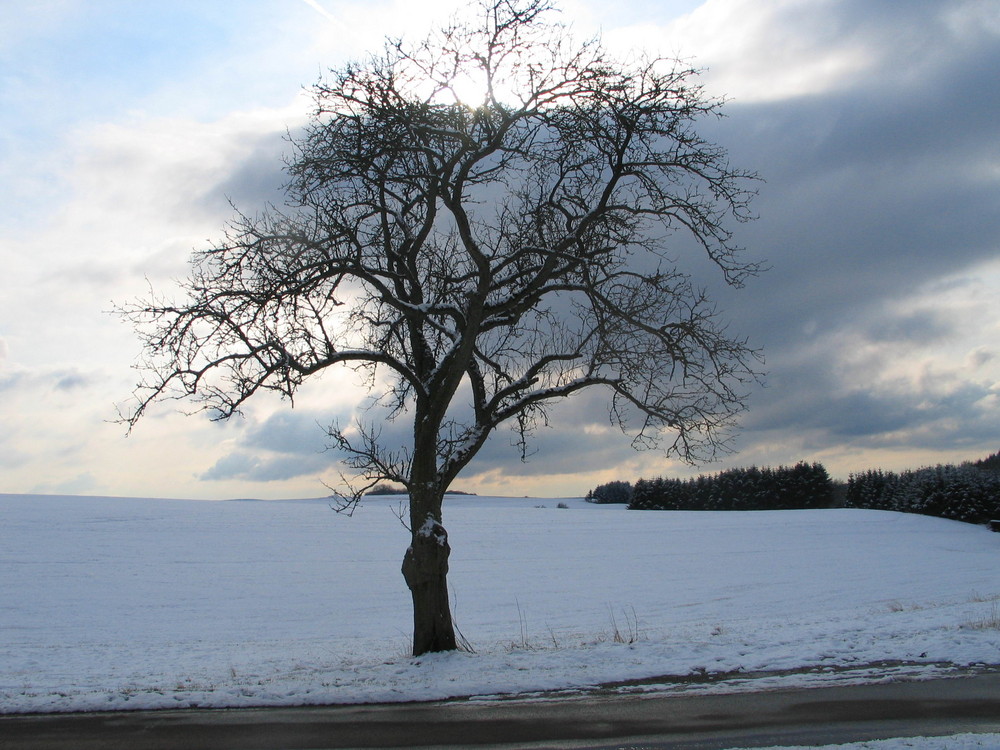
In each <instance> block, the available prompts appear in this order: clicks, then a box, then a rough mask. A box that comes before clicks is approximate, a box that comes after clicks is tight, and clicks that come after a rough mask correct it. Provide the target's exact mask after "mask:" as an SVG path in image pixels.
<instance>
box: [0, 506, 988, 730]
mask: <svg viewBox="0 0 1000 750" xmlns="http://www.w3.org/2000/svg"><path fill="white" fill-rule="evenodd" d="M557 502H558V501H556V500H530V499H504V498H479V497H454V498H449V499H448V501H447V504H446V510H445V513H446V515H445V525H446V526H447V527H448V529H449V531H450V535H451V543H452V547H453V554H452V573H451V579H450V580H451V584H452V587H453V596H454V611H455V615H456V621H457V623H458V625H459V627H460V629H461V631H462V633H464V635H465V637H466V638H468V640H469V641H470V642H471V644H472V646H473V647H474V649H475V653H452V654H445V655H432V656H429V657H424V658H420V659H413V658H411V657H410V656H408V648H409V632H410V611H409V606H410V604H409V595H408V593H407V591H406V589H405V585H404V583H403V579H402V576H401V575H400V573H399V566H400V562H401V560H402V555H403V551H404V548H405V546H406V544H407V532H406V530H405V529H404V528H403V527H402V526H401V524H400V522H399V521H398V520H397V518H396V516H395V515H394V514H393V512H392V510H393V508H396V507H397V506H398V503H399V501H398V499H390V498H378V499H370V500H368V501H367V502H366V503H365V506H364V507H363V508H361V509H360V510H359V511H358V512H357V513H355V515H354V516H353V517H347V516H343V515H338V514H337V513H334V512H333V511H332V510H330V508H329V507H328V505H327V503H325V502H323V501H287V502H252V501H244V502H215V503H213V502H198V501H189V500H137V499H109V498H82V497H50V496H17V495H0V519H2V521H0V711H2V712H22V711H67V710H89V709H133V708H160V707H178V706H250V705H288V704H311V703H341V702H360V701H393V700H411V699H432V698H443V697H448V696H456V695H475V696H494V695H496V694H500V693H512V692H530V691H541V690H552V689H562V688H566V689H571V688H575V687H582V686H590V685H596V684H598V683H608V682H615V681H626V680H634V679H637V678H646V677H659V676H664V675H673V676H675V678H670V677H664V678H663V679H661V680H653V681H652V682H653V683H656V684H655V685H651V686H635V685H633V686H629V687H628V688H627V689H629V690H638V689H653V688H654V687H655V689H665V688H664V686H665V685H676V686H677V687H676V689H686V690H691V689H714V690H721V689H725V690H738V689H751V686H752V688H753V689H758V688H759V687H762V686H765V685H773V684H778V682H779V681H780V684H802V683H815V682H817V681H824V680H826V681H830V680H839V679H846V678H849V679H857V678H858V677H859V676H865V675H868V676H874V675H885V674H888V675H890V676H892V675H893V674H899V673H901V672H906V673H914V672H917V673H921V672H926V673H928V674H930V673H933V672H934V671H935V670H941V669H942V668H943V667H942V666H940V663H951V664H958V665H969V664H978V663H985V664H998V663H1000V613H998V605H1000V575H998V573H1000V534H993V533H990V532H989V531H987V530H986V529H984V528H982V527H977V526H971V525H967V524H962V523H958V522H952V521H945V520H941V519H934V518H928V517H922V516H915V515H902V514H896V513H888V512H880V511H861V510H826V511H776V512H749V513H739V512H720V513H684V512H673V513H670V512H629V511H626V510H624V508H623V507H622V506H597V505H590V504H587V503H585V502H583V501H582V500H566V501H564V502H565V503H566V504H567V505H569V506H570V507H569V508H568V509H560V508H557V507H556V505H557ZM536 506H545V507H536ZM893 662H904V663H905V664H901V665H894V664H893ZM913 663H916V664H918V665H921V666H917V667H914V666H912V664H913ZM871 664H876V665H877V666H876V667H869V666H868V665H871ZM844 668H848V669H847V671H844ZM761 671H768V672H772V673H774V675H773V676H770V677H757V678H756V679H753V680H750V679H742V680H741V679H739V676H738V675H730V677H732V679H726V680H711V679H705V676H706V675H708V676H711V675H712V673H719V672H731V673H737V672H739V673H753V672H761ZM666 689H674V688H666Z"/></svg>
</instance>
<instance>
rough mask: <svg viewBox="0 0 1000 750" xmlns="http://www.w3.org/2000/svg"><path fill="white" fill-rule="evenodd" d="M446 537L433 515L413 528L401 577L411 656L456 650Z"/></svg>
mask: <svg viewBox="0 0 1000 750" xmlns="http://www.w3.org/2000/svg"><path fill="white" fill-rule="evenodd" d="M450 554H451V547H450V546H449V545H448V533H447V532H446V531H445V529H444V526H442V525H441V523H440V522H439V521H437V520H436V519H435V518H434V517H433V516H432V515H427V516H426V518H425V519H424V522H423V523H422V524H421V525H420V526H419V527H417V526H414V528H413V541H412V543H411V545H410V547H409V549H407V550H406V555H405V556H404V557H403V577H404V578H405V579H406V585H407V586H408V587H409V589H410V595H411V596H412V597H413V655H414V656H420V655H421V654H426V653H428V652H432V651H454V650H455V649H457V648H458V643H457V642H456V640H455V627H454V625H453V624H452V620H451V607H450V605H449V603H448V557H449V555H450Z"/></svg>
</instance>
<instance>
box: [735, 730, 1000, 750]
mask: <svg viewBox="0 0 1000 750" xmlns="http://www.w3.org/2000/svg"><path fill="white" fill-rule="evenodd" d="M979 747H986V748H994V749H995V748H997V747H1000V734H953V735H950V736H945V737H906V738H897V739H891V740H871V741H869V742H850V743H848V744H846V745H795V746H794V747H793V746H788V745H781V746H780V748H781V750H833V749H834V748H836V750H973V749H974V748H979ZM732 750H744V749H741V748H732ZM757 750H776V748H757Z"/></svg>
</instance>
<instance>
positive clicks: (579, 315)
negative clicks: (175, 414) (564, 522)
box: [123, 0, 758, 653]
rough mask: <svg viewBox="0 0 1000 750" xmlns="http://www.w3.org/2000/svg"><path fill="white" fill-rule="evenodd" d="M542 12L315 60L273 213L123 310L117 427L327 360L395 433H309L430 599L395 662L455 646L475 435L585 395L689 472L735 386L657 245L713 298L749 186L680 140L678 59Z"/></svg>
mask: <svg viewBox="0 0 1000 750" xmlns="http://www.w3.org/2000/svg"><path fill="white" fill-rule="evenodd" d="M554 13H555V10H554V9H553V8H552V7H551V6H550V5H549V4H548V2H546V1H545V0H482V2H480V3H479V4H478V5H476V6H475V10H474V11H473V12H472V15H471V16H470V17H468V18H467V19H465V20H462V19H457V20H453V21H452V22H450V23H448V24H446V25H444V26H442V27H441V28H439V29H438V30H436V31H434V32H433V33H432V34H431V35H429V36H428V37H427V38H426V39H425V40H423V41H422V42H419V43H416V44H410V43H407V42H404V41H402V40H390V41H388V42H387V44H386V46H385V48H384V50H383V51H382V52H381V53H380V54H378V55H374V56H372V57H370V58H369V59H367V60H364V61H362V62H358V63H353V64H349V65H346V66H344V67H343V68H341V69H339V70H336V71H332V72H331V73H330V74H329V75H328V76H327V77H325V78H324V79H323V80H321V81H320V82H319V83H318V84H317V85H316V86H315V87H314V89H313V91H314V95H315V105H316V106H315V111H314V113H313V117H312V119H311V122H310V124H309V126H308V127H307V128H306V129H305V131H304V132H302V133H301V134H299V135H298V136H296V137H294V139H293V142H294V152H293V154H292V156H291V158H290V160H289V164H288V175H289V181H288V185H287V204H286V205H285V206H283V207H280V208H279V207H274V206H270V207H266V208H264V209H263V210H261V211H260V212H259V213H255V214H253V215H249V214H241V215H238V216H237V218H236V219H235V220H234V221H233V222H232V224H231V225H230V227H229V228H228V230H227V232H226V235H225V239H224V241H223V242H220V243H219V244H218V245H216V246H214V247H211V248H209V249H207V250H202V251H198V252H197V253H196V254H195V256H194V260H193V266H192V272H191V276H190V278H189V279H188V281H187V282H186V284H185V286H184V299H183V301H181V302H173V301H165V300H159V299H154V300H143V301H140V302H138V303H136V304H134V305H129V306H126V307H125V308H124V310H123V312H124V313H125V315H126V316H127V317H128V318H129V319H130V320H131V321H132V322H133V323H134V324H135V326H136V328H137V330H138V331H139V333H140V336H141V337H142V342H143V345H144V351H145V355H146V358H145V359H144V361H143V363H142V369H143V370H144V372H145V375H146V376H145V378H144V379H143V381H142V383H140V385H139V387H138V390H137V392H136V398H137V401H136V403H135V405H134V408H132V409H131V410H130V411H129V412H128V413H127V414H125V417H124V418H125V419H126V420H127V421H128V422H129V424H130V425H134V424H135V422H136V421H137V420H138V419H139V418H140V417H141V416H142V414H143V413H144V412H145V411H146V409H147V408H148V407H149V406H150V405H151V404H152V403H154V402H156V401H160V400H165V399H175V398H179V399H185V400H192V401H194V402H195V403H196V404H197V405H198V408H201V409H207V410H210V411H211V414H212V416H213V418H216V419H225V418H228V417H230V416H232V415H234V414H236V413H238V412H239V410H240V408H241V407H242V406H243V405H244V404H245V403H246V402H247V401H248V400H249V399H251V398H252V397H253V396H255V394H257V393H259V392H262V391H275V392H278V393H279V394H281V395H282V396H285V397H287V398H288V399H293V398H294V396H295V394H296V391H297V389H298V388H299V387H300V386H301V385H302V384H303V383H304V382H305V381H306V380H307V379H308V378H310V377H311V376H313V375H315V374H317V373H319V372H321V371H323V370H326V369H327V368H330V367H335V366H346V367H351V368H356V369H360V370H361V371H363V372H364V373H365V374H367V375H368V376H369V378H370V379H369V381H368V382H369V383H370V384H371V385H372V387H373V388H376V387H377V388H379V389H380V391H379V393H380V395H382V396H383V397H384V399H385V402H386V403H387V404H388V405H389V408H390V415H389V416H390V418H391V419H401V418H405V419H407V420H409V421H410V422H411V424H412V429H413V431H412V440H411V441H409V442H408V443H407V444H405V445H401V446H399V445H385V444H383V442H382V441H381V439H380V431H379V429H378V428H377V426H373V425H371V424H364V423H362V424H358V425H343V426H342V425H333V426H332V427H331V428H330V436H331V438H332V440H333V442H334V444H335V445H336V446H337V447H338V448H339V449H341V451H342V452H343V453H342V455H346V456H347V458H346V464H347V467H348V469H347V470H348V472H349V473H350V474H351V475H352V476H353V477H354V484H353V489H352V490H351V491H350V492H349V493H347V496H348V498H349V499H356V498H357V497H360V495H361V493H363V492H364V491H365V490H366V489H368V488H370V487H372V486H374V485H375V484H377V483H379V482H385V481H390V482H396V483H399V484H401V485H402V486H404V487H406V488H407V490H408V491H409V495H410V517H409V527H410V530H411V533H412V544H411V547H410V549H409V550H408V551H407V558H406V562H404V574H405V575H406V577H407V583H408V584H409V585H410V588H411V590H412V591H414V605H415V608H416V609H417V610H419V609H420V605H419V604H418V601H417V599H418V595H417V593H416V588H415V587H420V586H425V585H426V586H430V587H431V588H433V589H434V590H435V591H436V592H437V593H436V594H434V595H433V596H430V597H429V595H427V591H426V589H422V591H424V593H423V594H421V596H422V597H423V599H428V600H429V599H434V598H435V597H436V601H435V603H433V604H431V605H429V610H428V611H427V612H425V613H424V614H423V615H421V614H419V613H417V614H415V632H416V635H415V641H414V650H415V652H417V653H420V652H422V651H426V650H442V649H446V648H453V647H454V638H453V636H451V637H449V636H448V631H449V630H450V628H451V624H450V616H447V617H446V616H445V615H446V614H447V613H446V610H447V590H446V588H445V587H444V574H445V573H446V571H447V553H448V547H447V535H446V533H445V531H444V528H443V526H442V525H441V520H442V513H441V505H442V498H443V493H444V491H445V490H446V489H447V488H448V486H449V485H450V484H451V482H452V481H453V480H454V479H455V477H456V476H458V474H459V472H461V471H462V469H463V468H465V467H466V466H467V465H468V464H469V462H470V461H471V460H472V458H473V457H474V456H475V455H476V453H477V452H478V451H479V450H480V449H481V448H482V446H483V445H484V443H485V442H486V440H487V439H488V438H489V436H490V435H491V434H492V433H493V432H494V431H495V430H496V429H497V428H498V427H499V426H501V425H504V424H511V425H513V426H514V428H515V430H516V432H517V434H518V435H519V442H520V445H521V448H522V451H524V450H525V447H526V445H527V440H528V438H529V436H530V434H531V431H532V429H533V428H534V427H536V426H537V425H538V424H539V421H540V420H544V419H545V416H546V407H547V405H550V404H551V403H552V402H554V401H555V400H558V399H562V398H564V397H567V396H571V395H573V394H574V393H577V392H578V391H581V390H583V389H585V388H591V387H600V388H603V389H605V390H606V391H607V392H608V394H609V404H610V415H611V418H612V420H613V421H614V422H615V423H616V424H618V425H620V426H621V427H622V428H623V430H625V431H626V432H628V433H629V434H630V435H631V436H632V439H633V441H634V442H635V444H636V445H637V446H642V447H660V448H662V449H664V450H666V451H667V452H672V453H674V454H676V455H678V456H680V457H682V458H684V459H686V460H692V461H693V460H698V459H701V458H706V457H710V456H712V455H713V454H714V453H715V452H716V451H717V450H718V449H720V447H723V446H724V443H725V440H726V437H727V435H728V431H729V429H730V428H731V427H732V425H733V420H734V418H735V417H736V416H737V415H738V414H739V413H740V412H741V411H742V410H743V409H744V407H745V400H746V389H747V385H748V384H749V383H750V382H752V381H753V380H754V378H755V377H756V373H755V365H756V363H757V359H756V353H755V352H754V351H752V350H751V349H750V348H749V347H748V345H747V343H746V341H744V340H742V339H740V338H738V337H733V336H730V335H729V334H728V333H727V331H726V327H725V325H724V324H722V323H721V322H720V321H719V319H718V317H717V314H716V310H715V308H714V306H713V305H712V303H711V301H710V300H709V298H708V296H707V294H706V293H705V291H704V290H702V289H700V288H698V287H696V286H695V285H694V284H693V282H692V280H691V278H690V276H689V275H688V274H686V273H685V272H684V271H683V270H682V268H681V267H680V264H679V260H680V259H679V258H677V257H675V252H676V251H675V250H674V249H673V244H672V238H674V237H675V236H677V235H685V236H686V237H687V238H688V239H689V240H691V239H693V240H694V241H695V243H696V244H697V246H698V247H700V248H701V250H702V251H703V252H704V253H705V254H707V257H708V258H710V259H711V260H712V261H713V262H714V263H715V264H716V265H717V266H718V268H719V269H720V270H721V274H722V277H723V278H724V280H725V281H726V282H727V283H729V284H733V285H740V284H741V283H742V282H743V281H744V279H745V278H746V277H747V276H748V275H750V274H753V273H755V272H756V271H757V270H758V268H757V266H756V265H755V264H754V263H751V262H748V261H746V260H745V259H744V258H743V256H742V253H741V251H740V248H739V247H738V246H737V245H736V244H735V243H734V242H733V236H732V234H731V229H730V228H729V226H728V222H730V221H731V220H735V221H737V222H740V221H745V220H748V219H749V218H751V217H750V213H749V201H750V199H751V197H752V194H753V191H752V182H751V180H752V178H753V175H750V174H748V173H746V172H743V171H740V170H738V169H735V168H733V167H731V166H730V165H729V162H728V159H727V156H726V154H725V152H724V150H723V149H722V148H720V147H718V146H716V145H713V144H711V143H708V142H706V141H705V140H703V139H702V138H701V137H699V136H698V134H697V133H696V132H695V130H694V124H695V123H696V121H698V120H699V119H700V118H703V117H706V116H716V115H718V114H719V108H720V105H721V103H720V102H719V101H715V100H712V99H710V98H709V97H707V96H706V95H705V92H704V91H703V89H702V88H701V86H700V85H699V84H698V83H697V80H696V77H697V75H696V74H697V71H696V70H694V69H692V68H690V67H688V66H685V65H683V64H680V63H678V62H677V61H673V60H663V59H646V58H640V57H637V58H635V59H633V60H626V61H620V60H615V59H613V58H612V57H611V56H610V55H609V54H608V53H607V52H606V50H605V49H604V48H603V47H602V45H601V43H600V42H599V40H589V41H583V42H578V41H574V40H573V37H572V35H571V34H570V33H568V30H567V29H566V27H564V26H563V25H561V24H560V23H558V22H556V21H554V20H551V17H552V16H553V15H554ZM429 581H433V582H432V583H431V582H429ZM442 591H443V592H444V593H443V598H444V601H443V604H442V602H441V601H440V599H441V597H442ZM442 608H443V609H444V610H445V614H442V612H441V610H442ZM435 617H436V618H437V619H436V620H435V619H434V618H435ZM435 623H436V624H435ZM421 628H424V630H425V631H426V632H424V633H423V634H421V633H422V631H421Z"/></svg>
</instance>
